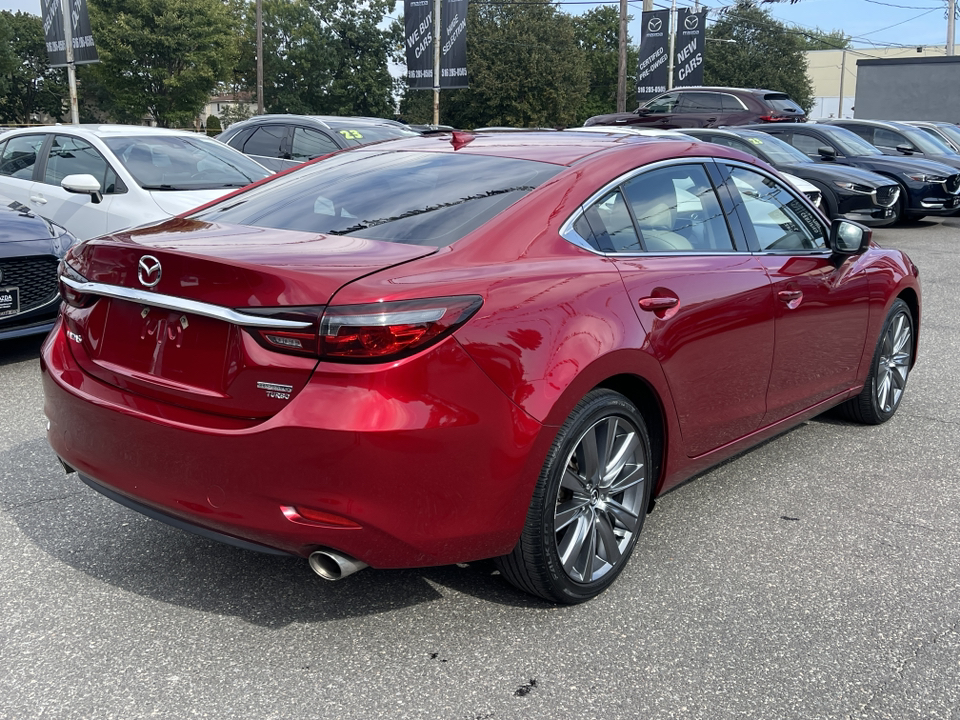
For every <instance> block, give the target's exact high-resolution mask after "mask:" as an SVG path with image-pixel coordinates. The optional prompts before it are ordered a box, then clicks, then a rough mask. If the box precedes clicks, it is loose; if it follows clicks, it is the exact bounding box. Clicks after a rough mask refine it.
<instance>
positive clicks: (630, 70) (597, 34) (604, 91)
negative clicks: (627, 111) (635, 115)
mask: <svg viewBox="0 0 960 720" xmlns="http://www.w3.org/2000/svg"><path fill="white" fill-rule="evenodd" d="M628 20H629V18H628ZM573 23H574V27H575V28H576V34H577V43H578V44H579V45H580V47H581V48H582V49H583V51H584V54H585V55H586V58H587V68H588V70H589V71H590V90H589V92H588V93H587V97H586V98H585V99H584V101H583V103H582V104H581V106H580V111H579V113H578V114H577V124H580V123H582V122H583V121H584V120H586V119H587V118H588V117H591V116H593V115H601V114H604V113H612V112H616V110H617V76H618V71H619V63H620V49H619V46H620V10H619V8H617V7H614V6H613V5H605V6H602V7H597V8H593V9H592V10H589V11H587V12H585V13H584V14H583V15H580V16H577V17H574V18H573ZM636 72H637V48H636V47H634V46H631V45H630V44H629V38H628V40H627V108H632V107H633V106H634V105H635V104H636V101H635V96H636V88H635V78H636Z"/></svg>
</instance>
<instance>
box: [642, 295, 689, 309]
mask: <svg viewBox="0 0 960 720" xmlns="http://www.w3.org/2000/svg"><path fill="white" fill-rule="evenodd" d="M679 302H680V301H679V300H678V299H677V298H675V297H645V298H640V300H638V301H637V304H638V305H639V306H640V309H641V310H647V311H648V312H657V310H669V309H670V308H672V307H676V306H677V303H679Z"/></svg>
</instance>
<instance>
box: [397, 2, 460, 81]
mask: <svg viewBox="0 0 960 720" xmlns="http://www.w3.org/2000/svg"><path fill="white" fill-rule="evenodd" d="M467 1H468V0H443V2H442V3H441V7H442V9H441V11H440V83H439V86H440V87H441V88H443V89H445V90H446V89H452V88H465V87H467ZM433 5H434V3H433V0H404V2H403V24H404V28H405V30H406V46H407V85H408V86H409V87H410V88H412V89H414V90H432V89H433Z"/></svg>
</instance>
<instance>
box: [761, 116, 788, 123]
mask: <svg viewBox="0 0 960 720" xmlns="http://www.w3.org/2000/svg"><path fill="white" fill-rule="evenodd" d="M760 119H761V120H762V121H763V122H794V121H795V120H796V118H795V117H791V116H789V115H786V116H785V115H761V116H760Z"/></svg>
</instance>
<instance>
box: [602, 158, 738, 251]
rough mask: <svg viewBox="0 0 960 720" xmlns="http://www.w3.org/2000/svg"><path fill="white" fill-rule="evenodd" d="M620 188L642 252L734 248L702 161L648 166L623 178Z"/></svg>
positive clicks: (725, 249) (730, 249) (726, 249)
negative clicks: (625, 199) (642, 170)
mask: <svg viewBox="0 0 960 720" xmlns="http://www.w3.org/2000/svg"><path fill="white" fill-rule="evenodd" d="M623 191H624V194H625V195H626V198H627V202H628V203H629V206H630V209H631V210H632V212H633V217H634V218H635V219H636V222H637V228H639V230H640V235H641V237H642V241H643V246H644V249H645V250H646V251H647V252H656V253H661V252H663V253H670V252H684V251H686V252H732V251H733V250H734V247H733V240H732V239H731V237H730V231H729V229H728V228H727V223H726V220H725V219H724V216H723V211H722V210H721V209H720V201H719V200H718V199H717V195H716V192H715V191H714V189H713V185H712V184H711V182H710V180H709V178H708V177H707V173H706V170H705V169H704V168H703V166H702V165H673V166H670V167H665V168H659V169H657V170H651V171H650V172H645V173H643V174H641V175H638V176H637V177H635V178H632V179H631V180H628V181H627V182H625V183H624V184H623ZM621 252H623V251H621ZM634 252H635V251H634Z"/></svg>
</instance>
